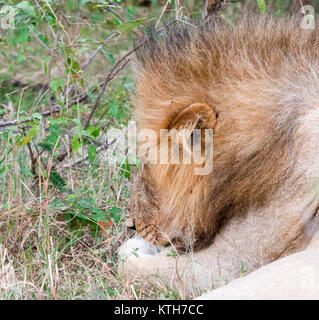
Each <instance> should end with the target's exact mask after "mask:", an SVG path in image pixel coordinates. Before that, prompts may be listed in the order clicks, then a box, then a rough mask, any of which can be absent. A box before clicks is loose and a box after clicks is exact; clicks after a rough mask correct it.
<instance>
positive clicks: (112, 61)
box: [102, 50, 115, 64]
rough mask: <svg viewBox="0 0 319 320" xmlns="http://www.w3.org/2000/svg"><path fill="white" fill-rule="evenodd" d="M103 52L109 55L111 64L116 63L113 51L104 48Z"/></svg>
mask: <svg viewBox="0 0 319 320" xmlns="http://www.w3.org/2000/svg"><path fill="white" fill-rule="evenodd" d="M102 52H103V54H104V55H105V56H106V57H107V59H108V60H109V62H110V63H111V64H114V62H115V60H114V57H113V54H112V53H111V52H107V51H105V50H102Z"/></svg>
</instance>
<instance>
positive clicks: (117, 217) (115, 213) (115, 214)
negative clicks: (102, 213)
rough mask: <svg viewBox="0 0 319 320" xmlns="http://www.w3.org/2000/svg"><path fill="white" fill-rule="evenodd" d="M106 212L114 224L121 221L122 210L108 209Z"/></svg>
mask: <svg viewBox="0 0 319 320" xmlns="http://www.w3.org/2000/svg"><path fill="white" fill-rule="evenodd" d="M107 211H108V212H109V214H110V216H111V218H112V220H113V221H114V222H115V223H118V222H120V221H121V219H122V215H123V212H124V210H123V209H122V208H118V207H109V208H108V209H107Z"/></svg>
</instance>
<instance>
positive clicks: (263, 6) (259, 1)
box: [257, 0, 267, 14]
mask: <svg viewBox="0 0 319 320" xmlns="http://www.w3.org/2000/svg"><path fill="white" fill-rule="evenodd" d="M257 4H258V8H259V11H260V12H261V13H262V14H266V11H267V9H266V3H265V0H257Z"/></svg>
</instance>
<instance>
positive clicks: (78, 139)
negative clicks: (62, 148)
mask: <svg viewBox="0 0 319 320" xmlns="http://www.w3.org/2000/svg"><path fill="white" fill-rule="evenodd" d="M81 144H82V143H81V137H80V136H79V135H78V134H75V135H74V137H73V139H72V151H73V152H77V151H78V150H79V149H80V147H81Z"/></svg>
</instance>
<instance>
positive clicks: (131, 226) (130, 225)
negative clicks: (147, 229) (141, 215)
mask: <svg viewBox="0 0 319 320" xmlns="http://www.w3.org/2000/svg"><path fill="white" fill-rule="evenodd" d="M125 225H126V227H127V228H129V229H132V230H136V228H135V223H134V221H133V219H132V218H127V219H126V220H125Z"/></svg>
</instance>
